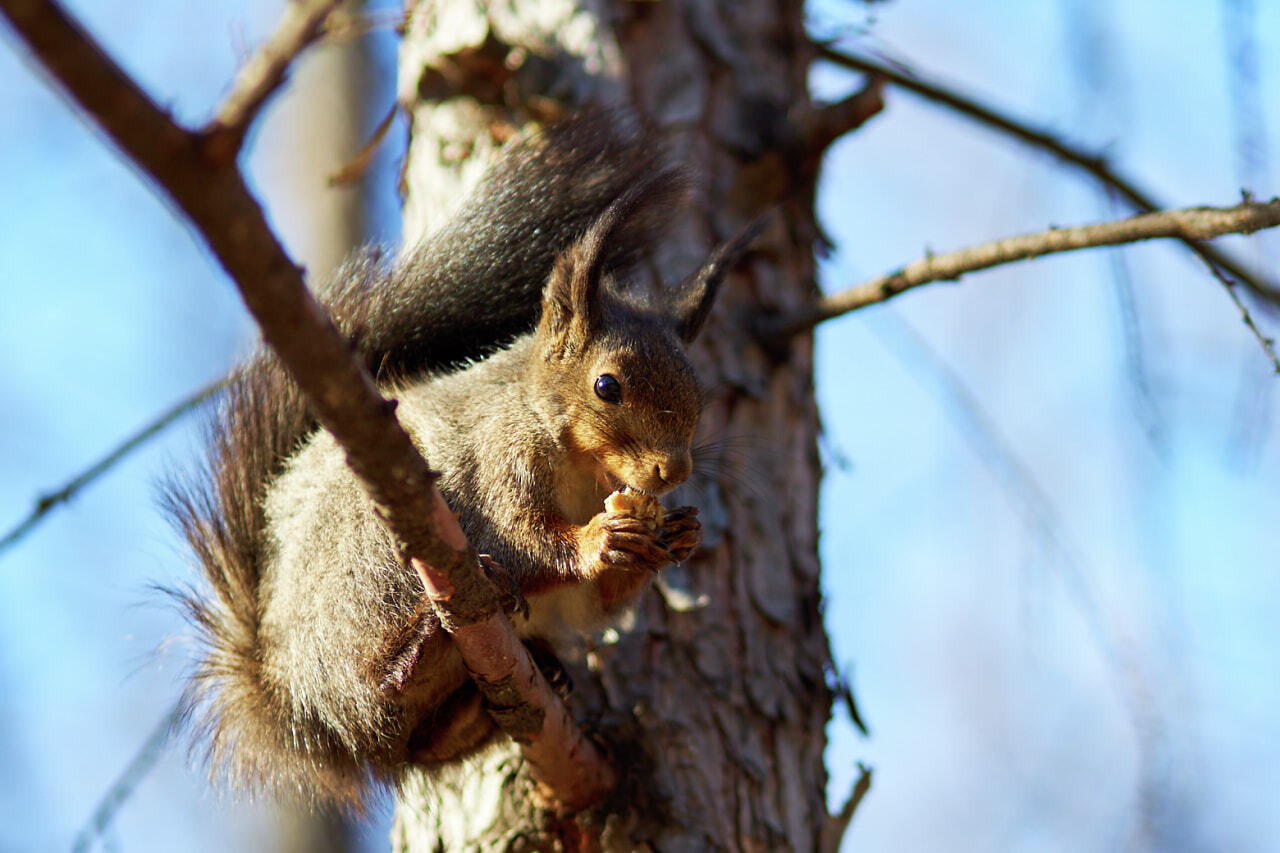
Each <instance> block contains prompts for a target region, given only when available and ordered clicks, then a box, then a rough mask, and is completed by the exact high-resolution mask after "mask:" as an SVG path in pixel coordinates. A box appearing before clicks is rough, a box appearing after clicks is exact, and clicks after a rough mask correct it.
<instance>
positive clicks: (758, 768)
mask: <svg viewBox="0 0 1280 853" xmlns="http://www.w3.org/2000/svg"><path fill="white" fill-rule="evenodd" d="M485 6H488V7H489V8H487V9H485V8H482V7H485ZM410 12H411V17H410V19H409V25H408V27H407V33H406V36H405V42H404V46H403V49H402V55H401V69H400V71H401V84H400V92H401V98H402V100H404V101H405V103H406V104H407V105H408V106H409V107H410V109H411V115H412V138H411V143H410V156H409V159H408V162H407V165H406V167H405V190H406V199H405V219H404V223H405V243H406V245H411V244H412V241H413V240H415V239H417V238H418V237H420V236H421V235H422V233H424V231H425V230H426V229H428V228H430V227H432V226H433V225H435V224H437V223H438V222H439V221H440V219H441V218H443V217H445V216H447V213H448V210H449V208H450V203H451V201H452V200H454V199H458V198H460V197H462V195H463V194H464V193H463V192H462V189H461V188H462V187H463V186H464V185H467V184H469V183H470V182H472V181H473V180H474V179H475V178H476V177H477V176H478V175H479V174H480V173H481V172H482V171H483V168H484V164H485V163H486V162H488V160H489V159H490V155H491V154H492V152H493V150H495V149H496V148H497V147H498V146H499V145H500V143H501V142H502V141H505V139H506V138H507V137H508V136H509V133H508V132H507V131H509V130H510V129H511V125H516V126H520V125H523V124H524V123H525V122H526V121H527V120H528V118H529V117H530V116H539V115H544V114H546V113H547V112H548V111H549V109H550V108H549V107H548V104H549V103H551V102H554V103H555V104H557V105H558V106H559V107H563V108H564V109H566V110H572V109H574V108H576V107H577V106H580V105H582V104H584V103H586V102H587V101H594V102H603V103H611V104H612V103H626V104H629V105H631V106H632V107H633V108H634V109H635V110H636V112H637V113H638V114H639V115H640V116H641V118H642V119H643V120H644V121H646V122H651V123H653V124H654V125H656V126H657V127H659V128H661V129H662V130H663V132H664V134H665V135H666V136H667V137H668V138H669V139H670V144H671V147H672V150H673V151H674V152H676V155H677V159H679V160H680V161H681V162H684V163H687V164H689V165H690V166H692V167H693V169H694V171H695V172H696V173H697V174H698V176H699V178H700V179H701V184H700V187H699V190H698V192H697V193H696V201H695V204H694V206H693V209H692V210H691V211H690V212H689V214H687V215H686V216H684V217H683V218H682V219H681V220H680V221H679V223H678V224H677V226H676V227H674V228H673V229H672V232H671V236H670V239H669V240H668V241H667V242H666V244H665V245H664V246H663V248H662V251H661V252H660V253H659V254H660V257H659V258H658V259H657V260H656V261H655V264H654V270H655V272H656V273H657V275H656V276H655V280H665V281H678V280H679V279H680V278H681V277H682V276H684V275H685V274H687V273H688V272H690V271H691V270H692V269H693V268H694V267H695V266H696V264H697V263H698V262H700V261H701V260H702V258H703V257H705V255H706V253H707V251H708V250H709V248H710V247H711V246H713V245H714V244H715V243H717V242H719V241H722V240H724V239H726V238H729V237H731V236H733V235H734V234H736V233H737V232H738V231H739V230H740V229H741V228H742V227H743V225H744V224H745V223H746V222H747V221H749V220H750V219H751V218H752V217H754V216H755V215H756V214H758V213H759V212H760V211H761V210H763V209H765V208H767V207H769V206H770V205H775V204H777V203H778V201H779V199H785V200H784V201H782V206H781V209H780V212H779V213H775V214H774V217H773V219H772V220H771V222H770V225H769V227H768V228H767V230H766V232H765V234H764V235H763V236H762V237H761V238H760V239H759V240H758V241H757V247H758V251H756V252H755V253H753V254H752V255H751V256H750V259H749V260H748V262H747V263H745V264H744V265H743V266H742V268H741V269H739V270H738V271H737V272H736V273H734V274H732V275H731V276H730V278H729V280H728V282H727V283H726V286H725V291H724V293H723V294H722V297H721V299H720V302H719V304H718V305H717V307H716V309H715V311H714V313H713V316H712V319H711V321H710V323H709V324H708V328H707V331H706V332H705V333H704V334H703V336H702V342H701V344H700V347H699V348H698V350H697V351H696V352H695V353H694V358H695V361H696V362H697V364H698V367H699V369H700V371H701V375H702V377H703V380H704V382H705V384H706V385H707V388H708V395H707V408H706V411H705V414H704V416H703V425H702V428H701V431H700V436H699V440H700V441H702V442H706V443H708V449H707V450H706V451H705V452H704V453H703V454H701V458H700V460H699V469H700V473H699V474H698V475H696V476H695V479H696V480H697V482H695V483H693V484H690V485H687V486H685V487H684V488H683V489H682V490H681V491H680V492H679V493H678V498H679V501H680V502H681V503H690V504H695V505H697V506H698V507H699V508H700V509H701V518H702V521H703V524H704V526H705V530H706V542H705V546H704V549H703V550H702V551H700V552H699V553H698V554H697V555H695V557H694V558H693V559H692V560H691V561H690V562H689V563H688V564H687V565H685V566H680V567H676V568H672V569H668V570H666V571H665V572H664V573H663V576H662V578H661V579H660V581H659V582H658V584H657V585H656V586H655V588H654V589H653V590H651V591H650V592H648V593H646V594H645V595H644V596H643V597H642V598H641V600H640V603H639V605H638V607H637V609H636V613H635V617H634V620H631V624H628V625H626V626H623V627H621V628H620V629H619V630H618V631H616V632H613V631H610V632H606V634H605V636H604V637H603V638H596V639H595V640H591V641H586V642H585V643H584V649H583V654H582V656H581V659H580V660H578V661H576V662H573V661H570V662H567V663H569V665H570V671H571V674H572V676H573V679H574V686H575V692H574V694H573V695H572V696H571V697H570V707H571V708H572V709H573V711H574V713H575V715H576V716H577V717H578V719H579V720H580V721H581V722H582V723H583V724H584V725H585V726H586V727H587V728H588V729H590V730H593V731H598V732H599V733H600V734H601V736H602V737H603V738H604V741H605V742H606V743H607V744H608V745H609V749H610V750H611V753H612V755H613V760H614V763H615V766H616V767H617V768H618V770H619V771H620V776H621V777H622V780H623V781H622V784H621V788H620V789H619V792H618V794H617V796H616V797H615V798H614V800H613V802H611V803H609V804H608V805H607V806H606V807H604V808H602V809H600V810H598V811H596V812H593V813H590V814H586V815H579V816H577V817H576V818H574V819H572V820H569V821H561V820H556V819H554V818H553V817H552V816H550V815H548V814H546V813H543V812H540V811H539V809H538V805H537V803H536V802H535V801H534V799H533V798H532V797H531V796H530V795H529V789H528V787H527V783H526V782H525V781H524V780H523V777H522V776H521V774H520V773H519V765H520V760H519V753H518V750H516V749H515V748H514V746H512V745H511V744H510V743H504V744H503V745H502V746H501V747H498V748H495V749H493V750H491V751H489V752H488V753H486V754H485V755H484V756H483V757H482V758H481V759H479V760H477V761H475V762H472V763H469V764H467V765H466V766H463V767H461V768H458V769H456V770H455V771H454V772H452V773H451V774H449V775H448V776H446V777H435V778H432V779H426V778H422V779H415V780H414V781H413V782H411V784H410V785H409V786H408V787H407V788H406V790H405V792H404V794H403V796H402V797H401V801H400V803H399V805H398V808H397V812H396V822H395V829H394V831H393V846H394V849H396V850H400V851H417V853H426V851H435V850H438V849H447V850H464V849H465V850H472V849H483V850H506V849H557V848H564V849H597V848H598V849H608V850H637V849H639V850H646V849H653V850H663V851H668V853H669V851H679V850H689V851H703V850H717V849H733V850H813V849H815V848H817V847H818V845H819V837H820V835H821V834H822V832H823V828H824V826H825V825H826V824H827V821H828V817H827V811H826V807H825V795H824V789H825V783H826V771H825V768H824V766H823V759H822V751H823V746H824V744H825V732H824V727H825V725H826V722H827V718H828V715H829V712H830V706H831V693H830V690H829V688H828V686H827V679H826V673H827V668H828V662H829V652H828V647H827V638H826V634H825V632H824V629H823V625H822V614H821V606H820V593H819V588H818V558H817V492H818V479H819V462H818V453H817V447H816V436H817V430H818V416H817V410H816V405H815V401H814V395H813V387H812V346H811V340H810V339H809V338H808V337H800V338H797V339H796V340H795V341H793V343H792V344H791V346H790V348H789V350H788V351H786V352H784V353H781V354H779V353H770V352H766V351H765V350H764V349H763V348H761V347H760V346H759V345H758V344H756V343H755V341H754V339H753V338H752V336H751V333H750V330H749V322H748V319H749V317H750V316H751V314H752V313H753V312H756V311H759V310H769V309H773V308H781V307H794V306H795V305H797V304H799V303H801V302H803V301H804V300H807V299H809V298H811V296H812V288H813V285H812V281H813V252H812V242H813V240H814V238H815V226H814V222H813V214H812V194H811V191H810V189H809V188H807V187H804V186H800V187H796V186H795V183H796V177H795V174H794V173H795V172H798V171H799V168H798V167H796V166H795V165H794V162H795V158H789V157H788V156H787V155H786V153H785V152H786V151H787V144H786V133H787V128H789V127H790V124H789V122H788V116H789V114H792V115H793V114H794V113H793V108H794V107H796V106H804V105H806V104H807V97H808V96H807V91H806V86H805V75H806V65H807V58H808V43H807V41H806V39H805V37H804V32H803V27H802V20H801V4H799V3H778V2H776V0H732V2H730V0H718V2H717V0H662V2H627V0H597V2H593V3H586V4H582V5H581V6H580V5H578V4H575V3H570V2H566V0H511V2H507V3H503V4H498V3H492V4H482V3H475V2H467V0H436V2H419V3H417V4H416V5H414V4H410ZM477 57H481V59H477ZM487 60H496V61H487ZM446 64H447V65H449V66H450V67H451V71H450V73H449V74H440V73H438V72H437V71H433V70H432V69H440V68H442V67H445V66H446ZM459 71H461V72H462V73H461V74H459V73H458V72H459ZM443 80H447V81H448V84H447V85H448V88H447V90H446V89H445V88H444V84H443V83H442V81H443ZM549 99H550V100H549Z"/></svg>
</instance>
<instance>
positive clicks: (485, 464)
mask: <svg viewBox="0 0 1280 853" xmlns="http://www.w3.org/2000/svg"><path fill="white" fill-rule="evenodd" d="M687 185H688V181H687V177H686V175H685V173H684V172H683V171H682V170H680V169H678V168H675V167H673V166H672V165H670V164H669V163H668V162H667V161H666V159H665V154H664V153H663V152H662V150H661V147H660V146H658V145H655V144H654V140H653V139H652V138H650V137H649V135H647V134H644V133H640V132H637V131H634V130H632V129H630V128H629V127H628V126H626V124H625V122H622V121H620V120H619V117H618V116H617V115H616V114H612V113H605V112H595V113H587V114H584V115H580V116H578V117H576V118H573V119H570V120H568V121H566V122H563V123H561V124H559V125H554V126H552V127H550V128H547V129H545V130H544V131H543V132H542V133H541V134H539V135H535V136H534V137H532V138H531V139H528V140H525V141H523V142H518V143H514V144H513V147H511V148H510V150H509V153H508V154H506V155H505V156H504V157H503V158H502V159H500V161H499V162H498V164H497V165H496V166H495V167H494V168H493V169H492V170H491V171H490V172H489V173H488V174H487V176H486V177H485V178H484V179H483V181H482V182H481V184H480V185H479V187H478V188H477V189H476V190H475V192H474V193H473V194H472V195H471V197H470V198H469V199H468V200H467V201H466V202H464V203H463V205H462V206H461V208H460V209H459V211H458V212H457V214H456V215H455V216H454V217H453V219H452V220H451V221H450V222H449V223H448V224H447V225H445V226H444V227H442V228H441V229H440V230H438V231H437V232H436V233H435V234H433V235H430V236H428V237H427V238H426V239H425V241H424V242H423V243H422V245H421V246H419V247H418V248H416V249H415V250H414V251H413V252H412V253H410V254H409V255H408V257H407V258H406V259H405V260H404V261H403V262H401V263H399V264H398V265H396V266H395V267H393V268H391V269H384V268H383V267H382V266H381V265H380V264H379V263H378V261H377V259H376V258H375V257H372V256H369V255H366V256H364V257H361V258H358V259H357V260H355V261H354V262H352V263H350V264H349V265H348V266H347V267H346V268H345V269H344V270H343V271H341V272H340V273H339V275H338V277H337V280H336V281H337V283H336V284H335V285H333V286H331V287H329V288H328V290H327V291H325V292H324V293H322V301H323V302H325V304H326V305H327V307H328V308H329V309H330V311H331V313H332V315H333V317H334V320H335V322H336V323H337V324H338V326H339V328H340V329H341V330H342V331H343V332H344V333H345V334H347V335H348V336H349V337H350V339H351V341H352V346H353V347H354V349H355V352H356V353H357V355H358V356H359V357H360V358H361V359H362V360H363V362H364V363H365V365H366V366H367V367H368V368H369V369H370V370H371V372H373V373H374V374H375V376H377V377H378V379H379V384H380V386H381V387H382V388H383V390H384V392H386V393H387V394H388V395H389V396H392V397H394V398H396V399H397V400H398V406H397V413H398V415H399V417H400V419H401V423H402V424H403V425H404V426H405V428H406V429H407V430H408V432H409V433H410V435H411V436H412V437H413V439H414V441H415V443H416V444H417V445H418V446H419V448H420V449H421V450H422V451H423V454H424V456H425V457H426V459H427V461H428V462H429V463H430V464H431V465H432V466H433V467H434V468H436V469H437V470H440V471H442V477H441V479H440V481H439V483H438V487H439V488H440V490H441V493H442V494H443V496H444V498H445V500H446V501H447V502H448V503H449V505H450V507H451V508H452V509H453V510H454V512H456V513H458V515H459V520H460V522H461V526H462V529H463V531H464V532H465V534H466V535H467V538H468V540H469V541H470V543H471V545H472V546H473V547H474V548H475V550H476V551H477V552H480V553H482V554H483V555H485V557H487V558H488V560H489V561H491V562H494V563H496V564H497V566H498V567H501V568H502V569H504V570H505V572H506V573H507V575H508V576H509V579H510V580H511V581H512V583H513V584H514V586H515V587H516V588H517V589H518V590H519V592H520V594H521V596H522V597H523V599H524V601H525V603H526V605H527V609H526V611H525V613H524V614H523V615H520V614H516V615H514V616H513V622H514V624H515V627H516V629H517V632H518V634H519V635H520V636H521V637H522V638H524V639H526V642H529V643H530V644H531V645H533V644H537V643H549V644H551V645H552V647H554V644H555V643H556V642H558V641H559V640H560V639H561V638H562V637H563V636H564V635H566V634H571V633H574V632H582V631H585V630H591V629H593V628H597V627H601V626H602V625H603V624H606V623H607V621H608V620H609V619H610V617H611V616H613V615H614V614H616V613H617V612H618V611H619V610H621V609H623V608H625V607H626V606H627V605H628V604H629V603H631V602H632V601H633V600H634V599H635V597H636V596H637V595H638V593H639V592H640V591H641V590H643V589H644V588H645V586H646V584H647V583H648V582H649V580H650V578H651V577H652V576H653V574H654V573H655V572H656V571H658V570H660V569H662V568H663V567H664V566H667V565H670V564H672V563H678V562H682V561H683V560H684V559H686V558H687V557H688V556H689V555H690V553H691V552H692V551H693V550H694V549H695V548H696V547H697V546H698V544H699V543H700V541H701V527H700V525H699V522H698V519H697V510H696V509H694V508H692V507H680V508H676V509H670V510H667V509H664V508H663V507H661V506H660V505H659V504H658V502H657V498H658V497H659V496H662V495H665V494H666V493H667V492H669V491H670V490H672V489H673V488H675V487H676V486H678V485H679V484H680V483H682V482H683V481H685V480H686V479H687V478H688V477H689V475H690V473H691V468H692V461H691V442H692V437H693V433H694V429H695V426H696V425H697V422H698V419H699V414H700V410H701V391H700V387H699V384H698V381H697V378H696V376H695V374H694V371H693V369H692V367H691V366H690V363H689V361H688V359H687V357H686V355H685V353H684V350H683V347H684V345H685V344H686V343H688V342H689V341H691V340H692V339H693V338H694V336H695V335H697V334H698V331H699V330H700V328H701V327H702V325H703V323H704V321H705V320H706V318H707V315H708V312H709V310H710V308H711V305H712V301H713V300H714V298H715V296H716V292H717V290H718V288H719V285H720V283H721V280H722V279H723V277H724V275H725V272H726V270H727V269H728V268H729V267H730V266H732V265H733V264H734V263H736V261H737V260H738V259H739V258H740V257H741V256H742V255H743V254H744V252H745V250H746V247H747V245H748V244H749V243H750V241H751V240H752V239H753V238H754V236H755V233H756V232H757V231H758V226H753V227H749V228H748V229H747V230H746V231H744V232H743V234H741V235H739V237H737V238H736V239H734V240H733V241H731V242H729V243H727V244H725V245H723V246H721V247H719V248H718V249H716V250H715V251H714V252H713V253H712V254H711V255H710V256H709V257H708V259H707V260H706V261H705V262H704V264H703V265H702V267H701V268H700V269H698V270H697V271H696V272H695V273H694V274H692V275H690V276H689V277H688V278H687V279H686V280H685V281H684V282H683V283H682V284H681V285H680V286H679V287H678V288H675V289H673V290H672V291H671V292H670V293H667V294H666V295H665V296H664V297H663V298H661V299H657V300H650V299H646V298H644V297H642V296H641V295H639V294H637V293H635V292H632V291H630V290H628V289H625V288H624V287H623V286H622V285H623V281H624V279H625V276H626V273H627V271H628V270H629V269H631V268H633V266H634V265H635V264H636V263H637V262H638V260H639V259H640V258H641V257H643V256H644V255H645V253H646V252H648V251H650V250H651V249H652V247H653V245H654V243H655V242H656V240H657V239H658V237H659V234H660V232H661V230H662V228H663V226H664V225H665V224H666V222H667V221H669V220H670V219H671V218H672V217H671V209H672V206H673V205H675V204H677V203H679V202H681V201H682V200H683V198H684V197H685V196H686V195H687ZM210 445H211V446H210V456H209V462H208V465H207V469H206V470H205V471H204V473H203V475H202V476H200V477H197V478H192V479H188V480H187V481H185V482H174V483H170V485H169V487H168V490H167V493H166V495H165V497H166V499H167V503H168V506H169V510H170V513H171V514H172V515H173V517H174V518H175V520H176V523H177V524H178V526H179V527H180V529H181V530H182V531H183V532H184V533H185V535H186V538H187V540H188V541H189V543H190V545H191V547H192V550H193V551H194V553H195V556H196V558H197V560H198V562H199V563H200V564H201V568H202V570H203V574H204V576H205V579H206V581H207V583H208V586H209V588H210V589H209V591H206V592H200V591H196V590H189V591H187V592H185V593H183V595H182V597H183V603H184V606H185V609H186V610H187V612H188V614H189V617H190V619H191V620H192V622H193V623H194V625H195V626H196V629H197V632H198V634H199V635H200V639H201V641H202V655H201V657H200V659H199V660H198V662H197V664H196V671H195V672H194V674H193V676H192V679H191V682H190V684H189V686H188V691H187V695H186V699H185V702H186V707H187V715H188V716H189V717H191V718H193V719H194V720H195V723H196V726H197V727H198V728H199V729H201V730H202V732H201V733H202V734H203V736H204V737H206V738H207V740H208V759H209V762H210V764H211V767H212V768H213V769H215V770H217V769H219V768H221V769H225V770H229V771H230V774H231V775H232V776H233V777H234V778H235V779H237V780H238V781H239V782H241V783H243V784H247V785H248V786H249V787H251V788H254V789H258V790H265V791H267V792H270V793H274V794H276V795H281V796H288V797H300V798H302V799H303V800H307V801H310V802H312V803H314V804H318V805H325V804H334V805H338V806H344V807H358V806H359V804H360V803H361V802H362V800H363V799H364V796H365V794H366V792H367V790H368V789H369V788H370V786H371V785H390V786H394V785H395V784H396V783H397V782H398V781H399V780H400V779H401V778H402V776H403V774H404V772H405V771H406V770H407V769H408V768H410V767H414V766H421V767H427V768H430V767H432V766H439V765H442V764H445V763H448V762H453V761H457V760H460V759H463V758H465V757H466V756H467V755H470V754H472V753H474V752H475V751H476V750H477V749H479V748H480V747H482V746H483V745H485V744H486V743H488V742H489V741H490V740H491V739H492V738H493V737H494V736H495V734H496V732H497V730H496V728H495V726H494V723H493V721H492V720H491V719H490V717H489V715H488V713H487V712H486V710H485V708H484V706H483V704H482V701H481V697H480V694H479V692H478V690H477V688H476V686H475V685H474V683H473V682H472V681H471V679H470V677H469V676H468V674H467V672H466V670H465V668H464V667H463V665H462V662H461V660H460V658H459V655H458V653H457V650H456V649H455V648H454V647H453V645H452V642H451V641H450V639H449V636H448V634H447V633H446V632H445V631H444V630H443V629H442V627H441V626H440V624H439V620H438V618H437V616H436V614H435V612H434V610H433V609H432V607H431V605H430V603H429V602H428V601H427V599H426V596H425V594H424V591H423V588H422V585H421V581H420V580H419V578H418V576H417V574H416V572H414V571H413V570H412V569H411V568H410V567H408V566H406V565H405V563H404V560H403V558H402V556H401V555H400V554H399V553H398V552H397V549H396V546H395V543H394V541H393V540H392V538H391V536H390V534H389V533H388V532H387V531H386V529H385V528H384V526H383V525H382V523H381V522H380V520H379V519H378V518H377V516H376V515H375V513H374V509H373V505H372V503H371V501H370V500H369V498H368V497H367V496H366V495H365V493H364V491H363V490H362V488H361V486H360V484H359V482H358V481H357V479H356V478H355V476H354V474H352V473H351V472H350V470H349V469H348V468H347V466H346V464H345V459H344V455H343V453H342V451H341V448H339V447H338V446H337V444H336V442H334V440H333V439H332V437H331V436H330V435H329V434H328V433H326V432H324V431H323V430H320V429H319V428H318V425H317V423H316V421H315V418H314V416H313V414H312V413H311V412H310V411H309V409H308V407H307V405H306V402H305V400H304V399H303V397H302V395H301V392H300V391H299V390H298V389H297V387H296V386H295V385H294V384H293V383H292V381H291V380H289V378H288V377H287V375H286V374H285V371H284V369H283V367H282V366H281V365H280V364H279V362H278V361H276V360H275V359H274V357H272V356H271V355H270V354H268V353H265V352H263V353H260V354H259V355H257V356H256V357H254V358H253V359H251V360H250V361H249V362H248V363H247V364H246V365H245V366H244V367H242V368H241V369H240V370H239V371H238V373H237V374H236V376H235V378H234V380H233V381H232V382H231V384H230V385H229V387H228V389H227V391H226V392H225V396H224V398H223V400H222V404H221V406H220V409H219V411H218V413H217V414H216V415H215V417H214V422H213V424H212V428H211V439H210Z"/></svg>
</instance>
